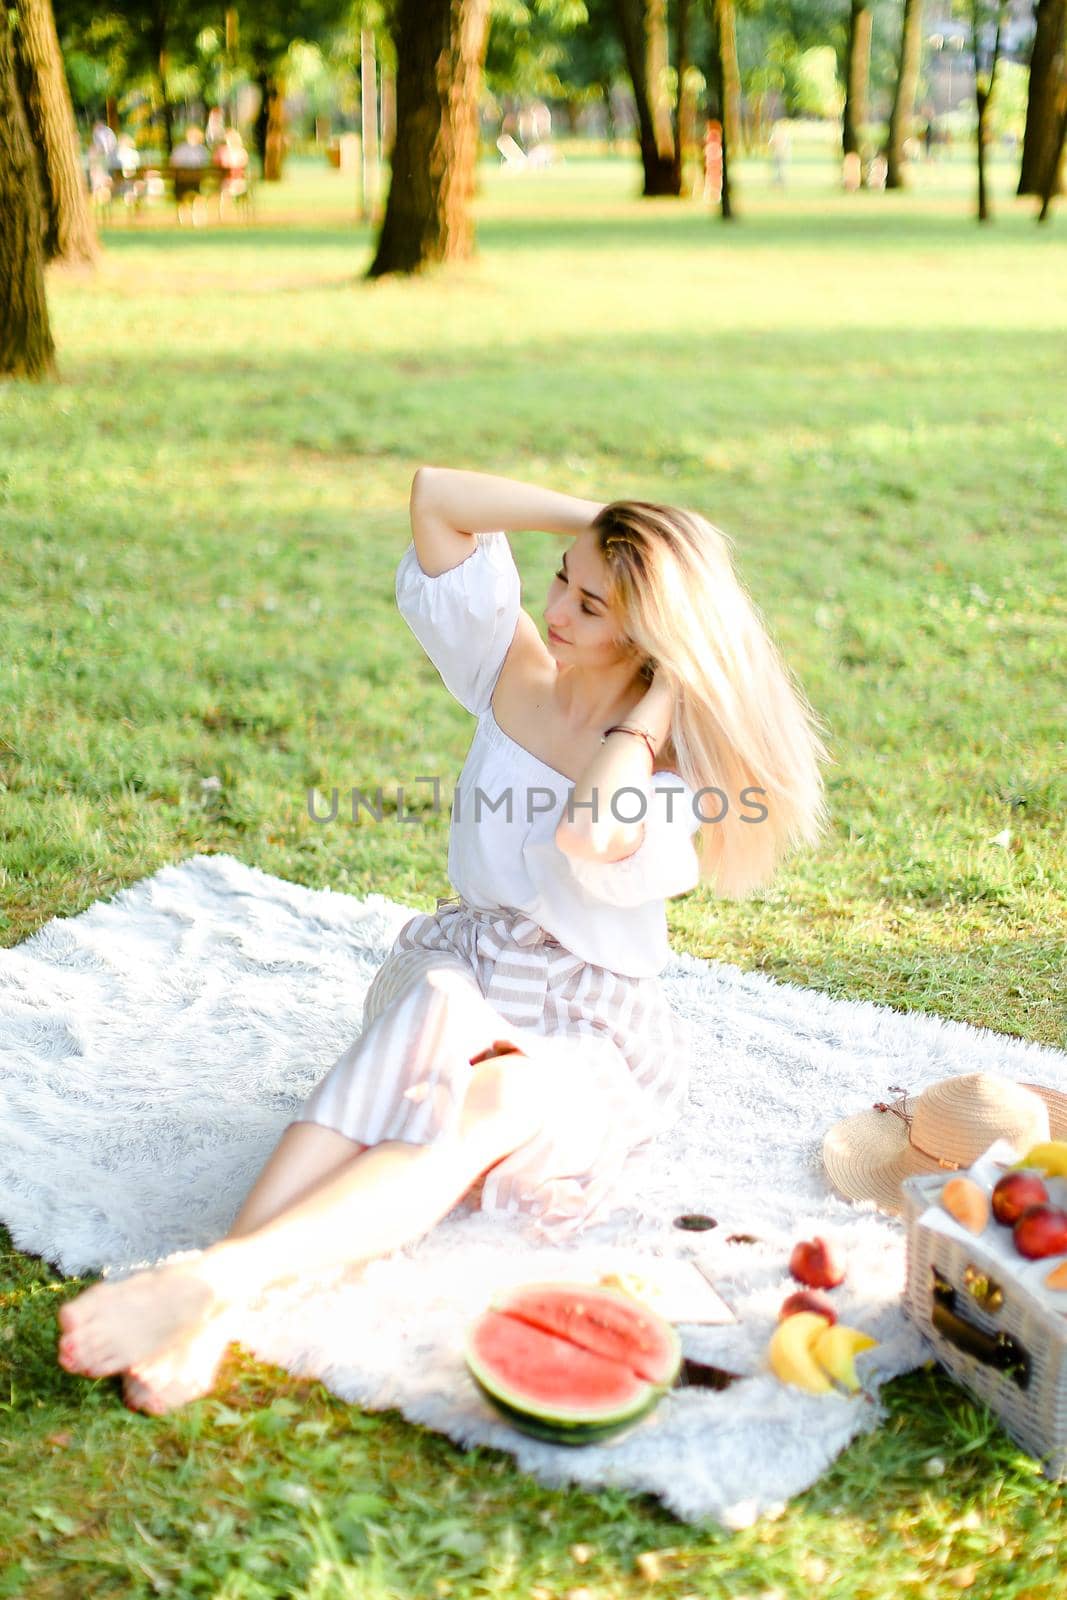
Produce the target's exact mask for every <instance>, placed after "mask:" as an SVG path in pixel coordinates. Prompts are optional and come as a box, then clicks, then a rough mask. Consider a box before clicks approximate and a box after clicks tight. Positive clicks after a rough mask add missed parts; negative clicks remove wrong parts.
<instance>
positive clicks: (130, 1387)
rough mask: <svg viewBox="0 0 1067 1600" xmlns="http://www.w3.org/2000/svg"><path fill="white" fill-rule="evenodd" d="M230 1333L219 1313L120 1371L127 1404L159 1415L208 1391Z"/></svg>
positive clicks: (132, 1407)
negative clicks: (171, 1342) (211, 1319)
mask: <svg viewBox="0 0 1067 1600" xmlns="http://www.w3.org/2000/svg"><path fill="white" fill-rule="evenodd" d="M232 1337H234V1333H233V1330H232V1328H230V1327H228V1326H227V1323H226V1319H225V1318H222V1317H219V1318H216V1319H215V1320H214V1321H213V1322H211V1323H209V1324H208V1326H207V1327H205V1328H203V1329H202V1330H201V1331H200V1332H198V1333H194V1334H192V1335H191V1336H189V1337H187V1338H183V1339H177V1340H175V1341H174V1343H173V1344H169V1345H168V1346H167V1347H166V1349H165V1350H163V1351H161V1352H160V1353H159V1354H158V1355H156V1356H153V1357H152V1359H151V1360H148V1361H139V1362H138V1363H137V1364H136V1366H134V1367H132V1368H131V1369H129V1370H128V1371H127V1372H126V1373H124V1374H123V1380H122V1392H123V1398H124V1400H125V1402H126V1404H127V1406H129V1408H130V1410H131V1411H144V1412H147V1413H148V1415H149V1416H154V1417H160V1416H163V1415H164V1413H165V1412H168V1411H176V1410H177V1409H178V1407H179V1406H184V1405H188V1404H189V1402H190V1401H192V1400H199V1399H200V1398H201V1397H202V1396H203V1395H206V1394H210V1393H211V1390H212V1389H213V1388H214V1387H215V1379H216V1377H217V1376H218V1370H219V1367H220V1366H221V1365H222V1358H223V1356H224V1355H225V1354H226V1349H227V1346H228V1345H229V1343H230V1339H231V1338H232Z"/></svg>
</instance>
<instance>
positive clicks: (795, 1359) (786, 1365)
mask: <svg viewBox="0 0 1067 1600" xmlns="http://www.w3.org/2000/svg"><path fill="white" fill-rule="evenodd" d="M829 1326H830V1324H829V1322H828V1320H827V1318H826V1317H820V1316H818V1315H817V1313H816V1312H814V1311H795V1312H794V1313H793V1315H792V1316H791V1317H783V1318H782V1320H781V1322H780V1323H779V1324H778V1326H777V1328H775V1330H774V1333H773V1334H772V1335H771V1342H770V1344H769V1345H768V1346H767V1358H768V1361H769V1362H770V1367H771V1371H772V1372H773V1373H774V1375H775V1377H776V1378H780V1379H781V1381H782V1382H783V1383H791V1384H794V1385H795V1386H796V1388H798V1389H806V1390H807V1391H808V1393H809V1394H826V1393H827V1391H828V1390H830V1389H831V1388H832V1387H833V1385H832V1384H831V1382H830V1380H829V1378H828V1377H827V1376H826V1373H825V1371H824V1370H823V1368H822V1367H821V1366H820V1365H819V1363H818V1362H817V1361H816V1359H815V1357H814V1355H813V1354H812V1344H813V1342H814V1341H815V1340H816V1339H817V1338H818V1336H819V1335H820V1334H822V1333H825V1332H826V1331H827V1329H828V1328H829Z"/></svg>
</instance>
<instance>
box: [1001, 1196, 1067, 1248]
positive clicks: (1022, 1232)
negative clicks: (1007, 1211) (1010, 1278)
mask: <svg viewBox="0 0 1067 1600" xmlns="http://www.w3.org/2000/svg"><path fill="white" fill-rule="evenodd" d="M1012 1238H1013V1239H1014V1241H1015V1248H1016V1250H1018V1252H1019V1254H1020V1255H1021V1256H1026V1257H1027V1258H1028V1259H1029V1260H1030V1261H1036V1260H1039V1259H1040V1258H1041V1257H1042V1256H1059V1255H1062V1254H1063V1252H1064V1251H1065V1250H1067V1211H1061V1210H1060V1209H1059V1207H1058V1206H1042V1205H1037V1206H1030V1208H1029V1209H1028V1210H1027V1211H1024V1212H1023V1214H1022V1216H1021V1217H1020V1218H1019V1220H1018V1222H1017V1223H1016V1224H1015V1227H1014V1229H1013V1230H1012Z"/></svg>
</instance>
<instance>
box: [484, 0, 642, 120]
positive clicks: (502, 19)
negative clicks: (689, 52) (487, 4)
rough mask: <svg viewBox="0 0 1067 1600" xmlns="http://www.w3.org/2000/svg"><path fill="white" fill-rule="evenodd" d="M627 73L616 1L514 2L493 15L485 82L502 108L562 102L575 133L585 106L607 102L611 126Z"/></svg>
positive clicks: (531, 0) (551, 0)
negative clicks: (613, 7) (615, 90)
mask: <svg viewBox="0 0 1067 1600" xmlns="http://www.w3.org/2000/svg"><path fill="white" fill-rule="evenodd" d="M557 69H559V70H557ZM622 70H624V63H623V59H622V51H621V48H620V45H619V42H618V38H617V36H616V31H615V26H614V18H613V16H612V14H611V11H610V0H588V4H586V3H583V0H529V3H525V0H508V3H507V5H506V6H501V5H500V4H499V3H498V4H497V7H496V9H494V10H493V11H492V12H491V13H490V23H489V39H488V43H487V45H486V52H485V71H484V83H485V88H486V90H487V91H488V93H489V96H490V97H491V99H492V100H493V101H494V102H496V104H497V106H501V105H502V106H504V107H505V108H507V109H511V108H514V107H516V106H518V105H520V104H522V103H523V102H524V101H527V100H530V99H539V100H557V101H562V102H563V104H564V107H565V109H566V114H567V117H568V120H569V122H570V131H571V132H572V133H574V132H575V131H576V130H575V124H576V121H577V116H578V112H579V110H580V108H581V106H582V105H583V104H585V105H588V104H593V103H594V102H599V101H601V100H603V101H604V102H605V104H606V106H607V111H608V121H609V125H610V121H611V90H612V86H613V84H614V82H615V80H616V78H617V77H618V76H619V74H620V71H622Z"/></svg>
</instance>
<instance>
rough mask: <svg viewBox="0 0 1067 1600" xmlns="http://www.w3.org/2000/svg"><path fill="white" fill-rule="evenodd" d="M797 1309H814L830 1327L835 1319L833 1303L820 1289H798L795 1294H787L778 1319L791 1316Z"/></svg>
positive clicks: (835, 1313)
mask: <svg viewBox="0 0 1067 1600" xmlns="http://www.w3.org/2000/svg"><path fill="white" fill-rule="evenodd" d="M797 1311H814V1313H815V1315H816V1316H817V1317H825V1318H826V1320H827V1322H828V1323H829V1324H830V1326H831V1327H833V1325H834V1323H835V1322H836V1321H837V1312H836V1311H835V1310H834V1303H833V1301H832V1300H831V1299H830V1296H829V1295H828V1294H823V1292H822V1290H821V1289H798V1290H797V1291H796V1293H795V1294H791V1295H789V1296H788V1297H787V1298H786V1299H785V1300H783V1301H782V1304H781V1308H780V1309H779V1312H778V1321H779V1322H781V1321H782V1320H783V1318H785V1317H791V1316H793V1314H794V1312H797Z"/></svg>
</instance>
